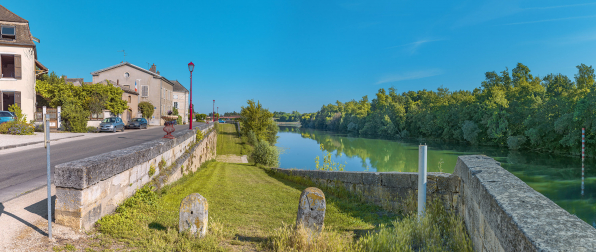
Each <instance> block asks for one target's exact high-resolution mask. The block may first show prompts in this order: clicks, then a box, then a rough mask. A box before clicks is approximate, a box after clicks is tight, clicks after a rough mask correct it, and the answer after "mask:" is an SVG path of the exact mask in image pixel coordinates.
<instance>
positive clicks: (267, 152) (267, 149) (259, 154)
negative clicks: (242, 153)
mask: <svg viewBox="0 0 596 252" xmlns="http://www.w3.org/2000/svg"><path fill="white" fill-rule="evenodd" d="M251 158H252V159H253V160H254V161H255V163H256V164H262V165H265V166H269V167H273V166H278V165H279V150H278V149H277V147H275V146H273V145H269V143H268V142H267V141H265V140H260V141H259V142H258V143H257V144H256V145H255V149H254V150H253V152H252V154H251Z"/></svg>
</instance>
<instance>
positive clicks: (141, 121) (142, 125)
mask: <svg viewBox="0 0 596 252" xmlns="http://www.w3.org/2000/svg"><path fill="white" fill-rule="evenodd" d="M126 128H127V129H146V128H147V119H145V118H133V119H130V121H129V122H128V124H127V125H126Z"/></svg>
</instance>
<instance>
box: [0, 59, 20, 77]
mask: <svg viewBox="0 0 596 252" xmlns="http://www.w3.org/2000/svg"><path fill="white" fill-rule="evenodd" d="M0 66H1V67H0V73H1V74H2V75H1V76H0V78H14V79H21V55H13V54H2V55H0Z"/></svg>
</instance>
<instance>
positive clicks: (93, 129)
mask: <svg viewBox="0 0 596 252" xmlns="http://www.w3.org/2000/svg"><path fill="white" fill-rule="evenodd" d="M87 132H89V133H96V132H97V128H96V127H93V126H89V127H87Z"/></svg>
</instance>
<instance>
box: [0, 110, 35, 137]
mask: <svg viewBox="0 0 596 252" xmlns="http://www.w3.org/2000/svg"><path fill="white" fill-rule="evenodd" d="M8 111H10V112H13V113H14V114H15V117H16V119H15V120H14V121H11V122H5V123H3V124H0V134H11V135H33V132H35V125H34V124H32V123H27V116H26V115H23V112H22V111H21V107H19V105H17V104H16V103H15V104H13V105H10V106H9V107H8Z"/></svg>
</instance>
